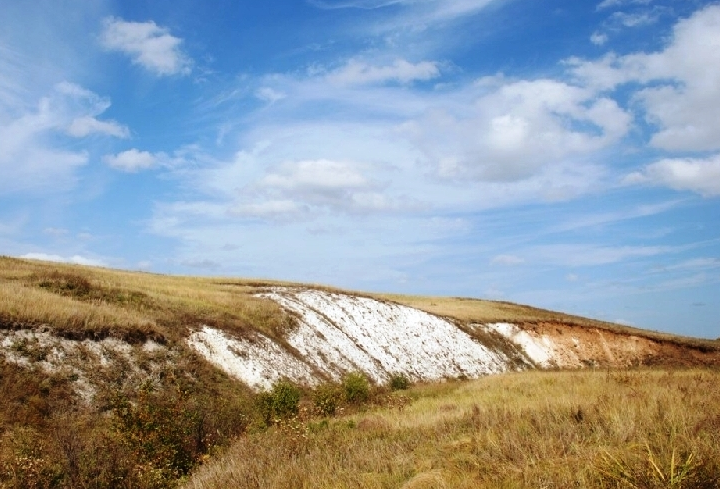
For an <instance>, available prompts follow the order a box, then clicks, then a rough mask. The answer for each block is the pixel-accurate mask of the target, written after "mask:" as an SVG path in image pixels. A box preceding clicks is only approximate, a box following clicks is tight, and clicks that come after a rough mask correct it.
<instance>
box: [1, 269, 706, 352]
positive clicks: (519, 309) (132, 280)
mask: <svg viewBox="0 0 720 489" xmlns="http://www.w3.org/2000/svg"><path fill="white" fill-rule="evenodd" d="M274 286H292V287H314V288H319V289H323V290H328V291H332V292H348V293H350V294H356V295H364V296H368V297H374V298H377V299H380V300H386V301H392V302H396V303H399V304H403V305H407V306H411V307H416V308H418V309H421V310H424V311H426V312H429V313H431V314H436V315H439V316H444V317H449V318H452V319H453V320H455V321H456V322H457V323H458V324H460V325H462V324H464V323H465V324H467V323H473V322H475V323H490V322H503V321H505V322H512V323H519V324H540V323H543V322H550V323H559V324H571V325H577V326H581V327H592V328H600V329H606V330H611V331H614V332H621V333H627V334H640V335H643V336H646V337H651V338H653V339H656V340H658V341H672V342H675V343H680V344H686V345H691V346H694V347H700V348H711V349H715V348H717V347H718V343H717V342H714V341H708V340H699V339H693V338H680V337H677V336H674V335H668V334H662V333H655V332H649V331H643V330H638V329H635V328H628V327H625V326H620V325H616V324H612V323H607V322H602V321H597V320H592V319H587V318H582V317H578V316H571V315H567V314H563V313H558V312H553V311H548V310H544V309H537V308H533V307H529V306H523V305H518V304H512V303H508V302H502V301H487V300H481V299H468V298H454V297H421V296H409V295H397V294H369V293H364V292H357V291H342V290H340V289H335V288H331V287H326V286H314V285H304V284H294V283H289V282H280V281H269V280H257V279H234V278H233V279H229V278H212V277H184V276H169V275H158V274H151V273H143V272H128V271H121V270H111V269H106V268H97V267H85V266H78V265H69V264H60V263H47V262H40V261H34V260H21V259H17V258H9V257H0V328H27V327H34V326H39V325H46V326H50V327H52V328H53V329H54V330H55V331H56V332H58V333H59V334H62V335H65V336H68V337H77V338H84V337H90V338H103V337H106V336H113V337H118V338H122V339H126V340H130V341H142V340H144V339H147V338H152V339H155V340H159V341H165V340H167V339H178V338H181V337H184V336H186V335H187V332H188V328H197V327H198V326H199V325H200V324H207V325H210V326H213V327H218V328H221V329H224V330H226V331H229V332H232V333H236V334H242V333H243V332H245V331H248V330H250V329H254V330H257V331H260V332H263V333H264V334H267V335H268V336H270V337H273V338H276V339H281V338H282V336H283V333H284V332H285V331H286V330H287V329H288V328H291V327H292V326H293V324H292V317H289V316H288V315H287V314H284V313H283V312H282V310H281V309H280V307H279V306H278V305H277V304H276V303H274V302H272V301H270V300H267V299H262V298H257V297H255V296H254V294H255V293H257V292H259V291H261V290H263V289H265V288H267V287H274Z"/></svg>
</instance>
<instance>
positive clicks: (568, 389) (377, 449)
mask: <svg viewBox="0 0 720 489" xmlns="http://www.w3.org/2000/svg"><path fill="white" fill-rule="evenodd" d="M718 381H720V375H719V374H718V372H717V371H710V370H683V371H668V370H640V371H626V372H604V371H584V372H524V373H515V374H506V375H501V376H490V377H486V378H483V379H480V380H477V381H472V382H451V383H447V384H439V385H428V386H419V387H415V388H414V389H412V390H411V391H409V392H408V393H406V394H404V395H407V396H409V397H411V398H412V399H413V401H412V402H411V403H410V404H409V405H407V406H405V407H404V408H402V409H398V408H396V407H393V408H381V409H369V410H367V411H365V412H361V413H356V414H353V415H349V416H345V417H339V418H336V419H331V420H329V421H319V420H314V421H306V422H304V423H301V422H299V421H296V422H289V423H286V424H283V425H280V426H278V427H275V428H272V429H270V430H269V431H266V432H262V433H257V434H251V435H248V436H245V437H243V438H241V439H240V440H238V441H237V442H236V444H235V445H234V446H233V447H231V449H230V450H229V451H228V452H227V453H226V454H225V455H223V456H221V457H220V458H218V459H217V460H212V461H210V462H209V463H208V464H207V465H205V466H204V467H201V468H200V469H199V470H198V471H197V472H196V473H195V475H194V476H193V477H192V478H191V479H190V480H189V481H188V482H187V483H186V485H185V487H186V488H194V489H211V488H222V487H249V488H254V487H257V488H260V487H262V488H291V487H292V488H296V487H313V488H398V487H404V488H421V487H422V488H440V487H443V488H471V487H472V488H475V487H528V488H531V487H532V488H538V487H598V488H606V487H607V488H609V487H638V488H661V487H662V488H668V487H677V488H679V487H687V488H710V487H713V488H715V487H719V485H718V484H720V389H718V388H717V386H718Z"/></svg>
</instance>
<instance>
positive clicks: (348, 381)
mask: <svg viewBox="0 0 720 489" xmlns="http://www.w3.org/2000/svg"><path fill="white" fill-rule="evenodd" d="M342 388H343V392H344V394H345V401H347V402H348V403H350V404H361V403H363V402H366V401H367V400H368V398H369V397H370V384H369V383H368V380H367V378H365V376H364V375H363V374H362V373H360V372H350V373H349V374H346V375H345V377H343V382H342Z"/></svg>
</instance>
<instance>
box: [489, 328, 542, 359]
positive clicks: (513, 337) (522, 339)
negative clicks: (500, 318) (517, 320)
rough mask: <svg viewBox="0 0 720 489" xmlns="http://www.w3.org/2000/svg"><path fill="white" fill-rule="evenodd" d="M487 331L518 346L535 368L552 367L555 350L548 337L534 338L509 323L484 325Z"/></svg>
mask: <svg viewBox="0 0 720 489" xmlns="http://www.w3.org/2000/svg"><path fill="white" fill-rule="evenodd" d="M485 328H486V329H487V330H488V331H494V332H496V333H499V334H500V335H502V336H504V337H505V338H507V339H508V340H510V341H512V342H513V343H515V344H516V345H517V346H519V347H520V348H521V349H522V350H523V351H524V352H525V354H526V355H527V356H528V358H530V360H532V361H533V362H534V363H535V364H536V365H537V366H539V367H543V368H548V367H551V366H553V363H554V357H555V349H554V344H553V341H552V340H551V339H550V338H549V337H548V336H544V335H543V336H539V337H538V336H535V335H532V334H530V333H528V332H527V331H524V330H522V329H520V328H518V327H517V326H516V325H514V324H511V323H490V324H486V325H485Z"/></svg>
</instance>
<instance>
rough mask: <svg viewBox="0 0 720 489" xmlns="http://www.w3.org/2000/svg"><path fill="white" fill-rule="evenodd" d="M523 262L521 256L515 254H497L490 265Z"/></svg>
mask: <svg viewBox="0 0 720 489" xmlns="http://www.w3.org/2000/svg"><path fill="white" fill-rule="evenodd" d="M521 263H525V260H524V259H523V258H520V257H519V256H515V255H497V256H495V257H494V258H493V259H492V260H491V261H490V264H491V265H519V264H521Z"/></svg>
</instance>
